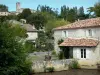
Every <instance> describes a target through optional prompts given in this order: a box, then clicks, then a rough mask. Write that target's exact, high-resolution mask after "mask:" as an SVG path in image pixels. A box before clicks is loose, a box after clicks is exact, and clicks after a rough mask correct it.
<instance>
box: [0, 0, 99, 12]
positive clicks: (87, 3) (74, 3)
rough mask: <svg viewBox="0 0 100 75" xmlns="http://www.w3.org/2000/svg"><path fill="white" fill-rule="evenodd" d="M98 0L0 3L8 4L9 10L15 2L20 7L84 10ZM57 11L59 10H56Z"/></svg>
mask: <svg viewBox="0 0 100 75" xmlns="http://www.w3.org/2000/svg"><path fill="white" fill-rule="evenodd" d="M98 1H99V0H0V4H5V5H6V6H8V8H9V11H15V10H16V2H20V3H21V8H31V9H36V8H37V6H38V5H48V6H50V7H52V8H58V9H60V8H61V6H62V5H66V6H69V7H74V6H77V7H78V8H79V7H81V6H83V7H84V10H85V12H86V11H87V10H86V9H87V8H88V7H91V6H94V4H95V3H96V2H98ZM58 11H59V10H58Z"/></svg>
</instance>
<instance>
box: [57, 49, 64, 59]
mask: <svg viewBox="0 0 100 75" xmlns="http://www.w3.org/2000/svg"><path fill="white" fill-rule="evenodd" d="M58 58H59V59H64V53H63V51H60V52H59V54H58Z"/></svg>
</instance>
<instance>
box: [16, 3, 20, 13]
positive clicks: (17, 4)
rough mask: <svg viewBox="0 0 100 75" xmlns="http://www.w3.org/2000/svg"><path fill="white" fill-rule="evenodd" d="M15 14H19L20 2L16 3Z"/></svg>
mask: <svg viewBox="0 0 100 75" xmlns="http://www.w3.org/2000/svg"><path fill="white" fill-rule="evenodd" d="M16 12H20V2H17V3H16Z"/></svg>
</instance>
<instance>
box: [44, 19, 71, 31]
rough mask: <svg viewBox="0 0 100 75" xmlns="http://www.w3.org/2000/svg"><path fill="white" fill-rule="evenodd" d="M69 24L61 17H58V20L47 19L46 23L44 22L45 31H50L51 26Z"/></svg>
mask: <svg viewBox="0 0 100 75" xmlns="http://www.w3.org/2000/svg"><path fill="white" fill-rule="evenodd" d="M67 24H69V22H68V21H65V20H63V19H59V20H56V19H55V20H49V21H48V22H47V23H46V26H45V31H46V32H50V31H51V30H52V29H53V28H56V27H59V26H63V25H67Z"/></svg>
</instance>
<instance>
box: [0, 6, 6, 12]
mask: <svg viewBox="0 0 100 75" xmlns="http://www.w3.org/2000/svg"><path fill="white" fill-rule="evenodd" d="M7 11H8V7H7V6H6V5H2V4H0V12H7Z"/></svg>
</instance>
